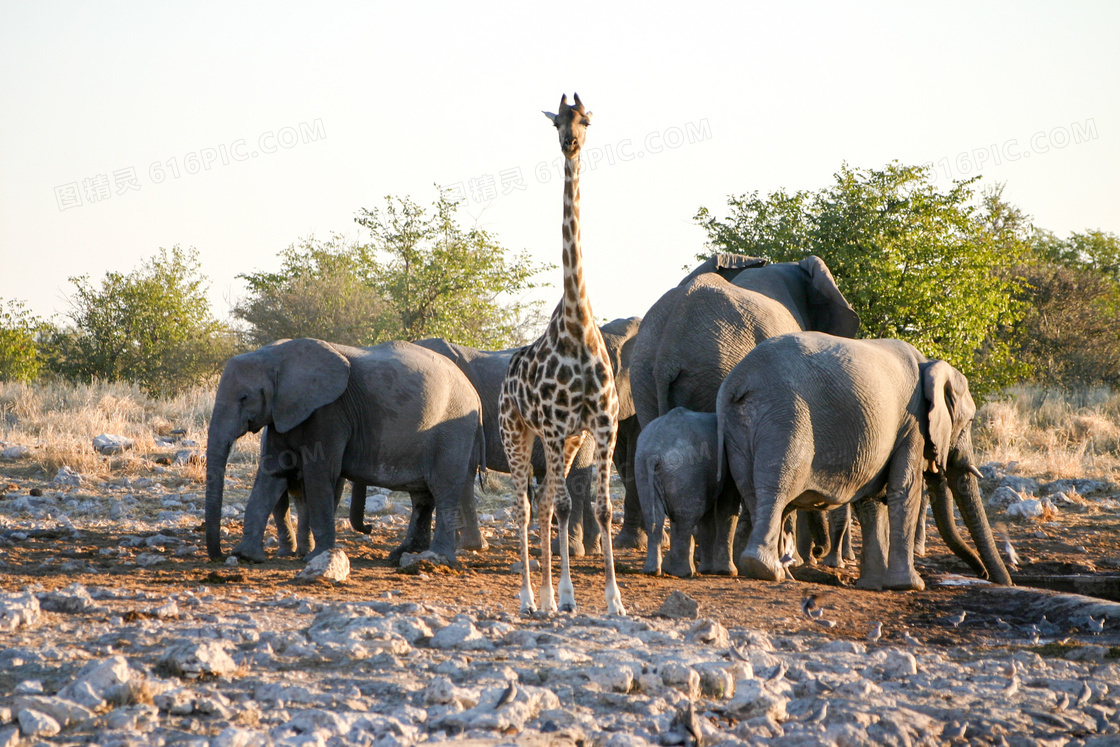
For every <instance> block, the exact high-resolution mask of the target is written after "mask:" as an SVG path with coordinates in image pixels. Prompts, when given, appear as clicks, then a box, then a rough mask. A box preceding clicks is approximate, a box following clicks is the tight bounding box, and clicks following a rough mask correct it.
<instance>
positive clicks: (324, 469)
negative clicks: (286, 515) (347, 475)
mask: <svg viewBox="0 0 1120 747" xmlns="http://www.w3.org/2000/svg"><path fill="white" fill-rule="evenodd" d="M340 483H341V478H340V476H339V475H338V474H337V473H334V474H331V471H330V470H329V468H328V466H327V464H326V463H325V460H324V461H323V462H318V463H315V464H311V463H307V464H305V466H304V470H303V502H302V508H301V509H300V522H299V527H298V533H297V535H296V536H297V545H298V544H299V543H298V539H299V538H300V536H301V535H302V534H303V527H304V525H305V524H306V525H307V526H308V527H309V528H310V530H311V538H310V539H309V544H310V543H311V540H312V539H313V547H311V548H310V552H309V553H308V554H307V556H306V557H307V559H308V560H310V559H311V558H313V557H315V556H317V555H321V554H323V553H325V552H329V551H330V550H333V549H334V544H335V536H334V512H335V508H336V507H337V506H338V497H339V495H341V492H340V491H341V487H340ZM297 505H300V504H297ZM305 517H306V521H304V518H305Z"/></svg>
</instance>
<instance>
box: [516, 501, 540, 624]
mask: <svg viewBox="0 0 1120 747" xmlns="http://www.w3.org/2000/svg"><path fill="white" fill-rule="evenodd" d="M513 512H514V520H515V521H516V522H517V532H518V539H519V540H520V545H521V593H520V594H519V595H518V597H519V598H520V600H521V614H522V615H531V614H533V613H534V612H536V611H537V602H536V600H534V599H533V584H532V581H531V580H530V579H529V494H528V493H527V492H525V491H524V490H519V491H517V496H516V497H515V498H514V503H513Z"/></svg>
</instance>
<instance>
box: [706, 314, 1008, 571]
mask: <svg viewBox="0 0 1120 747" xmlns="http://www.w3.org/2000/svg"><path fill="white" fill-rule="evenodd" d="M975 414H976V406H975V404H974V403H973V401H972V396H971V394H970V393H969V391H968V381H967V380H966V379H965V377H964V376H963V375H962V374H961V373H960V372H959V371H957V370H956V369H955V368H953V367H952V366H951V365H949V364H948V363H946V362H944V361H936V360H928V359H926V357H925V356H923V355H922V354H921V353H919V352H918V351H917V350H916V349H915V348H914V347H913V346H912V345H909V344H908V343H905V342H902V341H900V340H848V339H844V338H840V337H835V336H832V335H826V334H820V333H816V332H799V333H795V334H788V335H782V336H780V337H776V338H773V339H770V340H766V341H764V342H762V343H760V344H759V345H758V346H757V347H756V348H755V349H754V350H753V351H751V353H750V354H749V355H747V357H745V358H744V359H743V360H742V362H740V363H739V365H737V366H736V367H735V369H734V370H733V371H732V372H731V373H730V374H729V375H728V377H727V379H726V380H725V381H724V383H723V385H722V386H721V387H720V390H719V398H718V402H717V406H716V416H717V418H718V423H719V453H720V454H722V455H723V456H722V458H723V459H724V460H726V469H727V471H728V472H729V473H730V474H731V476H732V478H733V479H734V481H735V484H736V485H737V486H738V488H739V491H740V493H741V494H742V496H743V503H744V505H745V506H746V507H747V508H748V510H749V511H750V514H751V518H752V519H753V528H752V530H751V534H750V537H749V539H748V541H747V546H746V549H745V550H744V551H743V553H742V555H741V556H740V561H741V564H742V566H743V567H745V568H746V570H747V573H748V574H749V575H751V576H753V577H756V578H762V579H769V580H779V579H781V578H783V577H784V569H783V567H782V564H781V563H780V561H779V556H778V551H777V543H778V534H779V530H780V527H781V524H782V521H783V517H784V516H786V515H787V514H788V513H789V511H791V510H792V509H793V508H795V507H797V508H829V507H836V506H841V505H843V504H845V503H853V506H854V508H855V509H856V511H857V513H858V514H859V518H860V525H861V528H862V529H863V552H862V561H861V564H860V579H859V586H861V587H864V588H888V589H922V588H924V586H925V584H924V582H923V581H922V579H921V577H920V576H919V575H918V573H917V572H916V571H915V569H914V555H913V552H914V538H915V532H916V526H917V519H918V510H919V508H920V506H921V496H922V481H923V480H922V478H923V476H924V477H925V482H926V484H927V486H928V487H929V489H930V495H931V498H932V503H933V505H934V512H935V518H936V519H937V526H938V529H939V530H940V531H941V534H942V536H943V537H944V538H945V540H946V543H947V544H948V545H949V547H950V549H952V550H953V551H954V552H955V553H957V554H958V555H959V556H961V557H962V559H964V560H965V561H966V562H968V563H969V565H970V566H972V568H973V569H974V570H976V572H977V573H978V574H980V575H981V576H982V577H984V578H988V579H989V580H991V581H994V582H995V583H999V584H1010V583H1011V577H1010V576H1009V575H1008V573H1007V569H1006V568H1005V567H1004V565H1003V561H1002V560H1001V559H1000V557H999V553H998V552H997V551H996V546H995V542H994V540H993V538H992V532H991V528H990V527H989V526H988V520H987V516H986V515H985V513H984V507H983V503H982V501H981V497H980V489H979V485H978V483H977V482H976V477H975V476H976V475H977V474H979V470H977V468H976V466H975V464H974V455H973V450H972V435H971V425H972V420H973V417H974V416H975ZM723 469H724V465H723V463H722V462H721V468H720V472H721V474H722V471H723ZM950 491H951V492H952V498H953V499H955V502H956V505H957V507H958V508H959V509H960V512H961V515H962V516H963V517H964V520H965V523H966V524H967V526H968V529H969V532H970V534H971V535H972V539H973V541H974V542H975V543H976V546H977V548H978V549H979V551H980V555H979V557H977V555H976V553H975V552H973V551H972V549H971V548H969V547H968V546H967V545H966V544H965V543H964V541H963V539H961V537H960V535H959V533H958V532H957V529H956V524H955V521H954V520H953V500H951V499H950V497H949V492H950ZM884 511H885V512H886V514H887V516H884ZM887 520H889V534H888V532H887V528H888V527H887ZM981 558H982V559H983V560H981Z"/></svg>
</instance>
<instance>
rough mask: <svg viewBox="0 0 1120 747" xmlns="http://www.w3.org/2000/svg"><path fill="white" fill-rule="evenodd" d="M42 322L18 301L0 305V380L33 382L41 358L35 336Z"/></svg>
mask: <svg viewBox="0 0 1120 747" xmlns="http://www.w3.org/2000/svg"><path fill="white" fill-rule="evenodd" d="M41 328H42V322H41V321H40V320H39V319H38V318H37V317H35V316H34V315H32V314H31V312H29V311H28V310H27V308H26V307H25V306H24V304H23V303H22V302H21V301H16V300H9V301H8V302H7V304H6V307H5V304H3V303H0V381H33V380H34V379H35V378H37V377H38V376H39V370H40V369H41V367H42V359H41V357H40V355H39V349H38V346H37V345H36V337H37V335H38V333H39V330H40V329H41Z"/></svg>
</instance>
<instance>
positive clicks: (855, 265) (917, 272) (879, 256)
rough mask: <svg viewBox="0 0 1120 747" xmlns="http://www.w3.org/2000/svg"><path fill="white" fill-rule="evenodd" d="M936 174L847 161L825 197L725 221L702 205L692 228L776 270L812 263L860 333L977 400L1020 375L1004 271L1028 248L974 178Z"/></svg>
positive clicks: (1014, 299) (765, 201)
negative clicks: (983, 198)
mask: <svg viewBox="0 0 1120 747" xmlns="http://www.w3.org/2000/svg"><path fill="white" fill-rule="evenodd" d="M932 177H933V174H932V172H931V171H930V170H929V169H928V168H925V167H921V166H905V165H901V164H898V163H891V164H888V165H887V166H886V167H885V168H883V169H880V170H875V169H869V170H864V169H853V168H851V167H849V166H848V165H846V164H845V165H844V166H843V167H842V168H841V170H840V171H839V172H837V173H836V174H835V176H834V180H835V181H834V183H833V184H832V185H831V186H829V187H826V188H824V189H820V190H818V191H815V192H811V191H799V192H795V193H793V194H788V193H786V192H785V191H778V192H774V193H772V194H771V195H769V196H767V197H765V198H763V197H761V196H760V195H759V193H758V192H754V193H751V194H748V195H741V196H732V197H731V198H729V200H728V207H729V215H728V217H726V218H723V219H720V218H718V217H716V216H714V215H713V214H712V213H711V212H710V211H709V210H708V209H707V208H703V207H702V208H700V210H699V212H697V214H696V216H695V220H696V221H697V222H698V223H699V224H700V225H701V226H702V227H703V228H704V229H705V230H706V232H707V234H708V244H709V247H710V248H713V249H717V250H721V251H730V252H737V253H740V254H748V255H754V256H762V257H766V258H768V259H770V260H772V261H790V260H799V259H801V258H802V257H804V256H805V255H807V254H816V255H817V256H819V257H821V258H822V259H824V261H825V262H826V263H827V264H828V266H829V269H831V270H832V273H833V275H834V276H835V278H836V282H837V284H838V285H839V286H840V289H841V290H842V291H843V292H844V295H845V297H847V299H848V301H849V302H850V303H851V304H852V306H853V307H854V308H855V310H856V311H857V312H858V313H859V315H860V319H861V320H862V331H861V336H863V337H871V338H875V337H894V338H899V339H903V340H906V341H907V342H910V343H912V344H913V345H914V346H915V347H917V348H918V349H919V350H921V351H922V352H923V353H925V354H926V355H928V356H930V357H933V358H942V359H945V360H947V361H949V362H950V363H952V364H953V365H955V366H956V367H957V368H959V369H960V370H961V371H962V372H964V373H965V374H966V375H967V376H969V378H970V381H971V386H972V389H973V391H974V392H976V393H983V392H986V391H991V390H993V389H996V388H998V387H1000V386H1003V385H1005V384H1007V383H1010V382H1011V381H1014V380H1015V379H1016V378H1017V377H1019V376H1021V375H1022V373H1023V370H1024V367H1023V366H1022V365H1020V364H1019V363H1018V362H1017V361H1016V360H1015V358H1014V355H1013V352H1014V348H1013V345H1012V343H1011V341H1010V340H1009V339H1007V337H1006V335H1004V334H1001V331H1002V330H1009V329H1011V328H1013V326H1014V324H1015V323H1016V321H1017V320H1018V319H1019V318H1020V317H1021V316H1022V313H1023V308H1022V302H1021V300H1020V299H1019V298H1018V295H1017V293H1016V289H1017V281H1016V280H1015V279H1014V278H1012V277H1011V276H1010V275H1009V274H1008V273H1006V272H1003V271H1002V270H1003V269H1005V268H1009V267H1011V266H1013V265H1014V264H1015V263H1016V262H1018V261H1020V260H1021V257H1020V256H1017V253H1018V252H1021V251H1022V250H1023V246H1022V243H1021V242H1019V241H1016V240H1012V239H1013V234H1012V233H1010V232H1009V231H1008V230H1004V229H1003V228H1002V227H1001V224H999V223H998V221H997V222H995V223H993V222H992V220H990V219H991V218H992V217H993V216H991V215H990V214H989V213H986V212H985V208H984V205H983V204H979V205H978V204H976V203H977V201H976V199H975V197H976V195H975V192H974V188H973V184H974V181H975V180H969V181H962V182H955V183H954V184H953V185H952V187H950V188H949V189H948V190H946V191H942V190H940V189H938V188H937V186H936V185H935V184H934V183H933V178H932ZM989 212H990V211H989Z"/></svg>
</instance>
